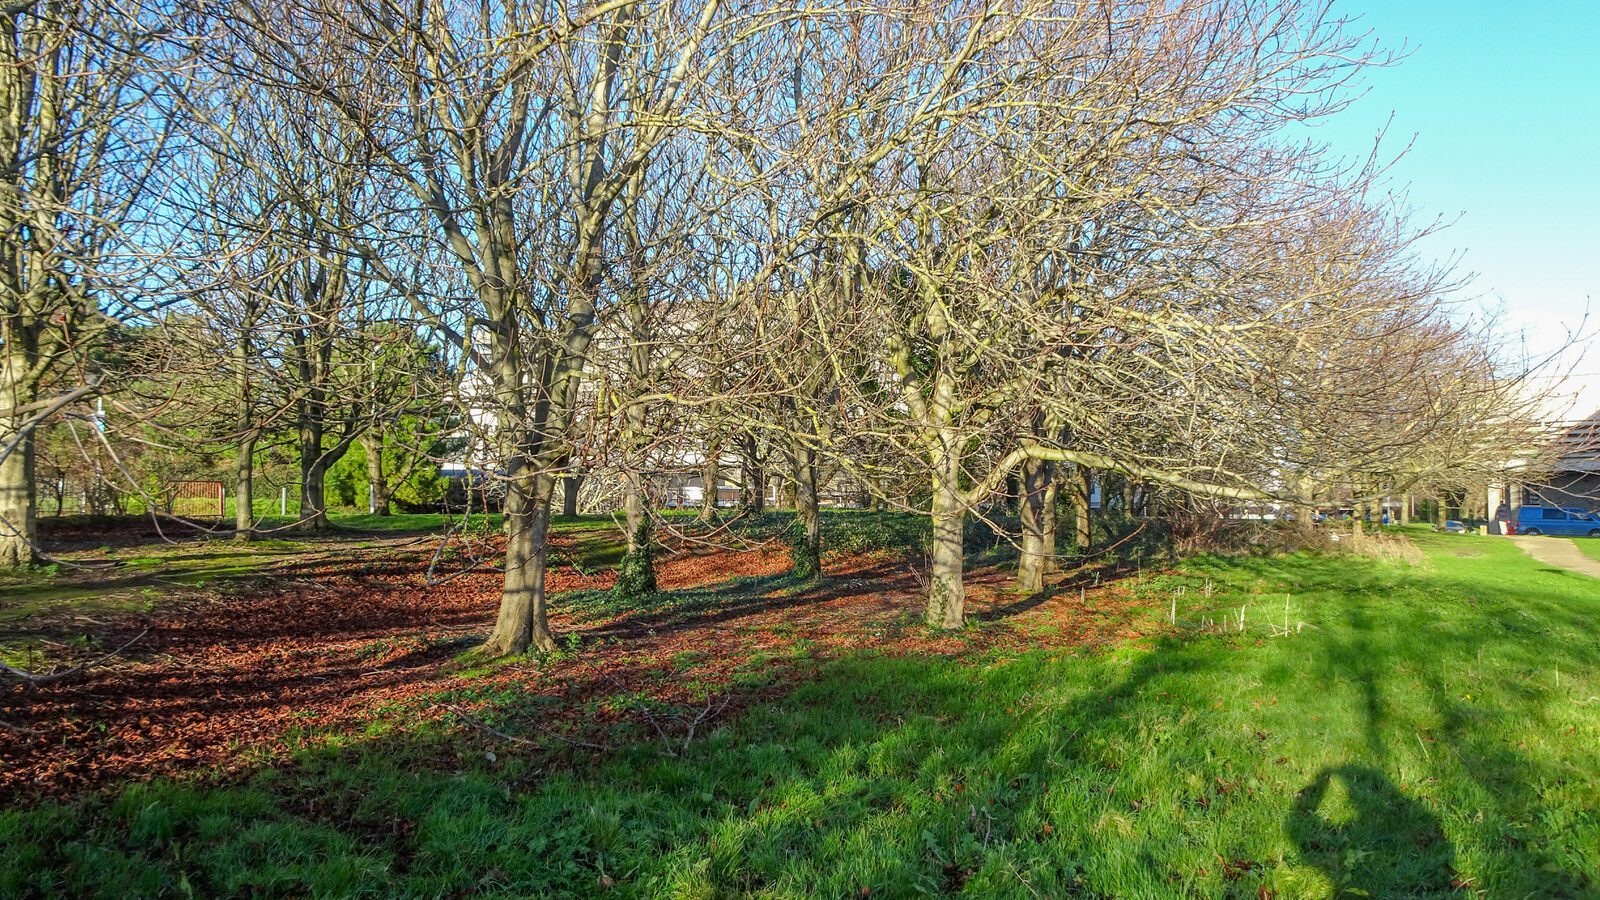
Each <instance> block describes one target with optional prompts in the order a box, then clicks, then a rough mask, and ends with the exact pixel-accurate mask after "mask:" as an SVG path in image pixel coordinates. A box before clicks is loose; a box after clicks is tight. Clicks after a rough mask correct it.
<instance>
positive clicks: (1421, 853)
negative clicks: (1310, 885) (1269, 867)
mask: <svg viewBox="0 0 1600 900" xmlns="http://www.w3.org/2000/svg"><path fill="white" fill-rule="evenodd" d="M1336 794H1337V795H1339V796H1334V795H1336ZM1286 828H1287V830H1288V832H1289V834H1290V835H1291V836H1292V837H1293V838H1294V842H1295V844H1296V845H1297V846H1298V847H1299V848H1300V852H1301V854H1302V855H1303V857H1304V858H1305V860H1306V861H1307V862H1309V863H1311V864H1312V865H1314V866H1316V867H1317V868H1319V869H1321V870H1322V871H1323V872H1324V873H1325V874H1326V875H1327V876H1328V878H1329V880H1330V881H1332V882H1333V885H1334V887H1335V890H1336V892H1337V893H1339V894H1357V895H1359V896H1364V897H1397V896H1405V897H1445V896H1457V895H1460V894H1461V890H1460V889H1459V887H1458V885H1457V883H1456V880H1455V847H1454V845H1452V844H1451V843H1450V841H1449V840H1448V839H1447V838H1446V837H1445V835H1444V830H1443V829H1442V828H1441V827H1440V824H1439V818H1438V817H1437V816H1435V815H1434V814H1433V813H1431V812H1429V811H1428V809H1427V807H1425V806H1423V805H1422V804H1421V803H1418V802H1417V801H1415V800H1412V799H1411V798H1409V797H1407V796H1405V795H1404V794H1402V793H1401V792H1400V790H1399V789H1398V788H1396V787H1395V786H1394V784H1393V782H1391V781H1390V780H1389V778H1388V776H1386V775H1384V774H1383V773H1382V772H1380V771H1378V770H1377V769H1374V768H1372V767H1370V766H1363V765H1354V764H1351V765H1344V766H1338V767H1336V768H1328V769H1323V770H1322V771H1321V772H1318V773H1317V777H1316V778H1314V779H1312V781H1311V783H1310V784H1309V785H1307V786H1306V787H1305V788H1304V789H1303V790H1301V791H1300V795H1299V797H1298V798H1297V799H1296V800H1295V804H1294V809H1293V810H1292V811H1291V812H1290V815H1289V819H1288V822H1287V825H1286Z"/></svg>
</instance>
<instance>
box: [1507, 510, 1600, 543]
mask: <svg viewBox="0 0 1600 900" xmlns="http://www.w3.org/2000/svg"><path fill="white" fill-rule="evenodd" d="M1517 534H1556V535H1565V536H1569V537H1570V536H1576V535H1584V536H1587V537H1600V518H1597V517H1596V516H1595V514H1594V513H1591V512H1586V511H1584V510H1581V509H1557V508H1556V507H1553V506H1524V507H1522V508H1521V509H1519V510H1517Z"/></svg>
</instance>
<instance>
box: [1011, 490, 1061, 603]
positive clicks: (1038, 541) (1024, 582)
mask: <svg viewBox="0 0 1600 900" xmlns="http://www.w3.org/2000/svg"><path fill="white" fill-rule="evenodd" d="M1051 469H1052V466H1051V465H1050V463H1048V462H1046V461H1045V460H1042V459H1025V460H1023V461H1022V473H1021V478H1020V479H1019V486H1020V489H1021V492H1022V496H1021V498H1020V499H1021V502H1020V504H1019V508H1018V511H1019V513H1020V514H1021V517H1022V547H1021V551H1022V555H1021V556H1020V557H1019V558H1018V559H1017V590H1019V591H1023V592H1025V593H1029V594H1036V593H1038V592H1039V591H1042V590H1044V576H1045V573H1046V571H1047V570H1048V566H1049V562H1050V560H1051V559H1053V558H1054V556H1055V546H1054V542H1053V541H1047V540H1046V539H1045V530H1046V525H1045V523H1046V521H1047V520H1050V519H1054V518H1055V510H1054V509H1053V508H1050V507H1048V506H1047V503H1048V501H1049V500H1052V499H1054V498H1053V497H1047V494H1048V493H1049V489H1050V481H1051V476H1052V472H1051ZM1053 536H1054V533H1053V531H1052V537H1053Z"/></svg>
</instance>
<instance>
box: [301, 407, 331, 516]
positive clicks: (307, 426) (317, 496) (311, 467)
mask: <svg viewBox="0 0 1600 900" xmlns="http://www.w3.org/2000/svg"><path fill="white" fill-rule="evenodd" d="M327 471H328V462H327V459H326V457H325V455H324V454H323V451H322V421H321V418H320V415H319V412H318V411H315V410H312V409H310V408H308V407H303V408H302V409H301V411H300V521H299V522H297V523H296V524H295V530H296V531H320V530H322V529H324V528H326V527H328V501H327V491H326V488H325V487H324V477H323V476H324V475H326V474H327Z"/></svg>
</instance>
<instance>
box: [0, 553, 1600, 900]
mask: <svg viewBox="0 0 1600 900" xmlns="http://www.w3.org/2000/svg"><path fill="white" fill-rule="evenodd" d="M1414 540H1415V541H1416V542H1417V543H1418V544H1419V546H1421V548H1422V549H1423V551H1424V553H1425V555H1426V561H1425V562H1424V563H1422V564H1419V565H1414V566H1407V565H1402V564H1390V563H1376V562H1372V561H1369V560H1366V559H1363V558H1358V557H1307V556H1295V557H1286V558H1242V559H1213V558H1203V559H1197V560H1192V561H1190V562H1188V563H1186V564H1185V565H1184V566H1183V567H1182V570H1181V571H1180V572H1178V573H1176V574H1172V575H1168V576H1163V577H1160V578H1146V579H1145V580H1144V581H1143V583H1142V584H1140V585H1138V587H1137V588H1136V590H1138V591H1139V592H1140V594H1141V595H1142V596H1143V597H1144V598H1146V600H1147V601H1148V604H1149V606H1150V607H1151V609H1152V610H1156V611H1159V614H1160V616H1161V617H1163V618H1167V617H1172V618H1175V619H1176V620H1177V625H1176V626H1174V627H1171V628H1170V629H1169V631H1170V633H1168V634H1166V635H1165V636H1162V637H1159V638H1151V639H1145V640H1141V641H1138V642H1136V643H1129V644H1125V645H1123V646H1121V647H1120V648H1118V649H1116V650H1114V651H1112V652H1109V653H1104V654H1098V655H1080V654H1077V653H1074V652H1072V651H1070V650H1064V649H1058V648H1052V647H1050V646H1041V647H1040V648H1039V649H1035V650H1031V651H1025V652H1020V653H1019V652H1014V651H1004V652H1002V651H985V652H982V653H967V654H956V655H953V656H943V655H933V654H929V655H924V656H915V657H904V656H902V657H890V656H885V655H877V654H872V653H863V654H857V655H853V656H849V657H847V658H843V659H836V660H829V661H822V662H815V663H812V664H810V665H802V666H801V667H800V670H799V671H800V672H801V676H802V677H800V678H799V680H798V683H797V684H796V685H794V686H792V687H790V686H787V685H778V684H772V683H770V681H769V678H770V676H769V675H768V673H766V672H765V671H763V669H762V668H761V667H760V666H759V665H753V666H751V667H750V668H749V670H748V672H747V677H746V678H745V681H744V687H743V688H742V689H743V690H747V691H750V692H756V693H757V696H758V699H763V700H767V702H757V703H754V704H752V705H750V706H749V708H748V709H747V710H746V711H745V712H743V713H741V714H739V715H737V716H735V717H732V718H730V719H728V720H726V721H721V720H719V721H717V722H716V723H715V727H712V728H710V729H709V730H708V731H705V732H703V733H702V734H700V735H699V736H697V737H696V738H695V740H694V742H693V743H691V744H689V745H688V747H687V749H686V750H680V751H679V752H677V755H673V756H668V755H665V754H663V753H662V752H661V746H662V745H661V744H660V743H659V742H655V741H650V740H648V735H645V736H641V739H639V740H636V741H633V742H631V743H629V744H626V745H625V746H623V748H622V749H620V750H617V751H614V752H612V753H610V754H605V755H597V754H593V753H591V752H590V751H587V750H585V749H583V748H568V749H566V750H563V751H558V752H552V751H543V750H533V749H529V748H526V747H524V746H523V745H520V744H515V743H509V742H506V741H499V740H495V739H493V738H490V737H488V736H486V735H484V734H483V733H482V732H480V731H474V730H462V731H455V730H452V729H450V728H448V727H447V726H446V725H443V724H432V725H426V726H415V725H412V724H409V723H408V722H407V720H406V719H405V717H404V716H396V717H395V718H394V720H393V721H392V722H390V723H389V724H387V725H386V726H384V727H378V728H374V729H373V731H372V733H371V734H370V735H368V736H366V737H364V738H362V739H360V740H347V741H344V742H340V743H337V744H334V745H331V746H326V747H323V748H321V749H319V750H316V751H312V752H307V753H305V754H304V755H303V756H302V757H301V758H300V759H299V760H298V761H297V762H296V764H295V765H293V766H289V767H280V768H276V769H271V770H267V771H262V772H260V773H258V774H256V775H254V776H250V777H248V778H247V779H246V780H245V781H243V782H242V783H236V784H230V785H226V786H217V785H206V784H204V783H201V782H187V783H171V782H166V783H155V784H150V785H143V786H135V787H132V788H128V789H125V790H123V791H121V792H120V793H114V794H111V795H105V796H100V797H97V798H90V799H87V800H84V801H80V802H79V803H77V804H75V805H47V806H34V807H30V808H14V809H10V810H8V811H6V812H3V813H0V847H4V848H6V852H5V853H4V854H3V856H0V895H4V896H30V895H39V896H43V895H75V896H106V897H112V896H115V897H124V896H130V895H156V894H173V895H188V894H195V895H201V896H208V895H221V894H252V895H295V896H304V895H319V896H358V895H360V896H373V897H391V896H417V897H434V896H442V895H465V894H471V895H488V896H507V897H526V896H588V895H593V894H597V893H602V892H610V893H613V894H615V895H619V896H684V897H714V896H728V895H744V894H756V895H762V896H774V897H802V896H805V897H809V896H822V897H839V896H844V895H851V896H866V895H868V894H870V895H871V896H915V895H921V894H941V893H954V892H966V893H968V894H970V895H973V896H1007V897H1062V896H1074V895H1080V896H1099V897H1163V896H1206V897H1210V896H1237V897H1252V898H1259V897H1266V896H1278V897H1318V896H1337V895H1339V894H1340V893H1345V894H1347V895H1355V896H1371V897H1413V896H1472V895H1483V896H1492V897H1525V896H1546V897H1565V896H1571V897H1578V896H1595V895H1596V893H1597V892H1600V630H1597V629H1596V620H1597V616H1600V591H1596V590H1595V589H1594V582H1593V580H1592V579H1585V578H1584V577H1583V576H1578V575H1570V574H1565V573H1558V572H1554V571H1549V570H1547V569H1545V567H1543V566H1540V565H1539V564H1538V563H1535V562H1534V561H1533V560H1531V559H1529V558H1528V557H1527V556H1526V555H1525V554H1523V553H1522V552H1521V551H1520V550H1519V549H1518V548H1517V547H1515V546H1513V545H1512V544H1510V543H1509V542H1505V541H1500V540H1497V539H1493V538H1482V537H1468V536H1449V535H1437V536H1436V535H1430V534H1421V533H1418V534H1416V535H1415V536H1414ZM1241 607H1243V617H1244V623H1243V625H1242V629H1241V626H1240V624H1239V618H1240V608H1241ZM1285 626H1287V628H1285ZM1048 643H1049V641H1048V640H1047V639H1041V644H1048ZM580 652H581V651H580ZM506 704H507V716H506V717H505V718H503V719H495V720H494V721H495V722H496V723H497V724H498V725H499V726H500V727H501V728H503V729H505V730H507V731H508V732H509V731H517V732H519V733H523V734H528V733H532V731H533V728H532V725H530V724H528V722H527V719H526V717H525V714H523V717H522V718H520V719H519V718H515V717H513V716H512V715H511V711H512V710H517V709H524V710H525V708H526V707H525V706H524V707H518V705H517V703H516V698H514V697H508V698H507V699H506ZM491 757H492V758H491Z"/></svg>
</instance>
